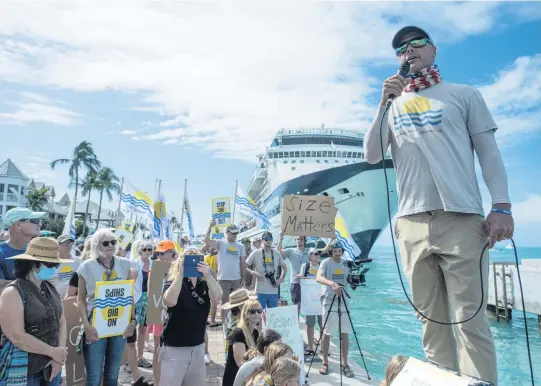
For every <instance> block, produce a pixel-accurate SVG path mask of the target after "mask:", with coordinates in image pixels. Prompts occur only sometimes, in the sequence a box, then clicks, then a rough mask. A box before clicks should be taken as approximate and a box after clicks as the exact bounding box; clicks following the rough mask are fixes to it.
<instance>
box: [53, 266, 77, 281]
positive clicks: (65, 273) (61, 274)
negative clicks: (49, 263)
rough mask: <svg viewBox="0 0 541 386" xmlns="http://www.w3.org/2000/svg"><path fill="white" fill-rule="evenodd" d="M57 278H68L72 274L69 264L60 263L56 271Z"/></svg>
mask: <svg viewBox="0 0 541 386" xmlns="http://www.w3.org/2000/svg"><path fill="white" fill-rule="evenodd" d="M56 275H57V277H58V280H70V279H71V276H72V275H73V270H72V269H71V266H69V265H62V266H61V267H60V268H59V269H58V271H57V272H56Z"/></svg>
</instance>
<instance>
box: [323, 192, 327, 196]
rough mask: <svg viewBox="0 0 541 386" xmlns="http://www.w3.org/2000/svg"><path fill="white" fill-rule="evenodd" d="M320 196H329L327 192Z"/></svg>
mask: <svg viewBox="0 0 541 386" xmlns="http://www.w3.org/2000/svg"><path fill="white" fill-rule="evenodd" d="M321 194H323V195H324V196H328V195H329V193H327V192H323V193H321Z"/></svg>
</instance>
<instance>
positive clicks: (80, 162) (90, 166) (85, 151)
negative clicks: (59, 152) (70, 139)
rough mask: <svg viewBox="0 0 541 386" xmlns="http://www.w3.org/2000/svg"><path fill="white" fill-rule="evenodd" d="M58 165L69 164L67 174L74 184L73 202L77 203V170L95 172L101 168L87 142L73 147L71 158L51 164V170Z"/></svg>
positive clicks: (90, 145)
mask: <svg viewBox="0 0 541 386" xmlns="http://www.w3.org/2000/svg"><path fill="white" fill-rule="evenodd" d="M58 164H61V165H64V164H70V168H69V171H68V174H69V176H70V178H71V180H72V181H73V182H74V183H75V197H74V200H75V202H77V192H78V188H79V169H80V168H81V167H84V168H86V169H87V170H89V171H90V170H92V171H96V169H98V168H99V167H100V166H101V162H100V161H99V160H98V158H97V157H96V154H95V153H94V148H93V147H92V144H91V143H90V142H88V141H83V142H81V143H80V144H78V145H77V146H75V149H73V154H72V156H71V158H59V159H57V160H54V161H53V162H51V164H50V166H51V169H54V168H55V167H56V165H58Z"/></svg>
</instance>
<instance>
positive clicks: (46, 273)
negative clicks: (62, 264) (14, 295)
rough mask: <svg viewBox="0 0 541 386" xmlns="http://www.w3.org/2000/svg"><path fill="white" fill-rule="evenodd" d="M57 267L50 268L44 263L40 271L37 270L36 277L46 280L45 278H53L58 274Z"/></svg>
mask: <svg viewBox="0 0 541 386" xmlns="http://www.w3.org/2000/svg"><path fill="white" fill-rule="evenodd" d="M56 270H57V268H49V267H46V266H44V265H42V266H41V267H40V268H39V271H38V272H35V273H34V275H35V276H36V279H38V280H41V281H44V280H51V279H52V278H53V277H55V275H56Z"/></svg>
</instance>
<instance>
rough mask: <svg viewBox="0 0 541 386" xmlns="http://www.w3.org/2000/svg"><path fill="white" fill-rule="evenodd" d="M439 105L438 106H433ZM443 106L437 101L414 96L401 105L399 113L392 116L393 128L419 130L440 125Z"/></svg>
mask: <svg viewBox="0 0 541 386" xmlns="http://www.w3.org/2000/svg"><path fill="white" fill-rule="evenodd" d="M434 105H440V106H434ZM442 117H443V106H442V105H441V103H438V102H437V101H432V100H430V99H428V98H424V97H420V96H416V97H414V98H412V99H410V100H408V101H407V102H405V103H404V104H403V106H402V111H401V113H400V114H398V115H396V116H394V117H393V118H394V129H395V130H401V129H406V130H412V129H413V130H419V129H423V128H427V127H430V126H432V127H435V126H439V125H441V121H442Z"/></svg>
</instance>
